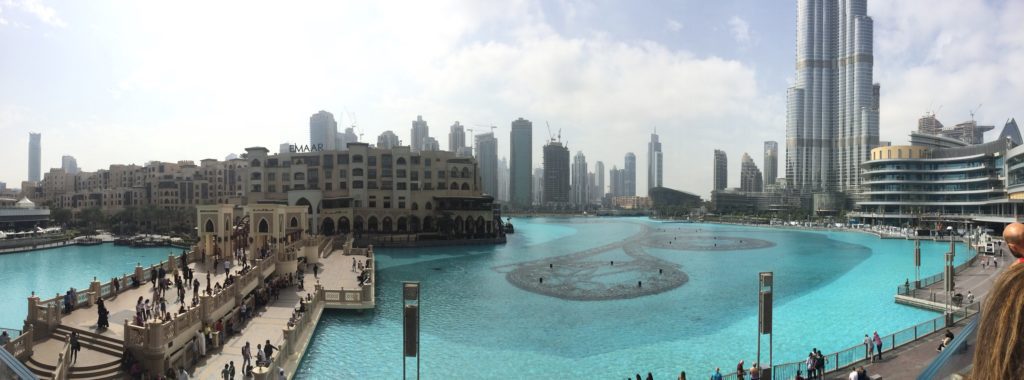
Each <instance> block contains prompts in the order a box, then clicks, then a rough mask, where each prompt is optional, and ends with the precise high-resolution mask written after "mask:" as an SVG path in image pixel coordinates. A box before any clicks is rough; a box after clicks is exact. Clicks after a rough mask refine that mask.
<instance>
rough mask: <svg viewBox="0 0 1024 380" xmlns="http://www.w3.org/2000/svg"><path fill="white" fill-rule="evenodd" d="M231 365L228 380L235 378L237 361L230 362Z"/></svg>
mask: <svg viewBox="0 0 1024 380" xmlns="http://www.w3.org/2000/svg"><path fill="white" fill-rule="evenodd" d="M229 364H231V367H229V368H228V380H235V361H234V360H232V361H231V362H229Z"/></svg>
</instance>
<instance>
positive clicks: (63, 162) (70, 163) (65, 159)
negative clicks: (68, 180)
mask: <svg viewBox="0 0 1024 380" xmlns="http://www.w3.org/2000/svg"><path fill="white" fill-rule="evenodd" d="M60 168H61V169H64V172H65V173H68V174H78V172H79V170H78V160H76V159H75V157H73V156H67V155H65V156H62V157H61V158H60Z"/></svg>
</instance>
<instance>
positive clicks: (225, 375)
mask: <svg viewBox="0 0 1024 380" xmlns="http://www.w3.org/2000/svg"><path fill="white" fill-rule="evenodd" d="M230 375H231V368H228V365H227V364H224V369H222V370H221V371H220V378H221V379H223V380H230V378H229V377H228V376H230ZM853 380H857V379H853Z"/></svg>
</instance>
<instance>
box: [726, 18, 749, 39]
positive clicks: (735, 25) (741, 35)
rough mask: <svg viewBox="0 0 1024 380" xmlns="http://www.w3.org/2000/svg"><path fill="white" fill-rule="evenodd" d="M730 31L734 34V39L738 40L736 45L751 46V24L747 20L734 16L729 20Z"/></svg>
mask: <svg viewBox="0 0 1024 380" xmlns="http://www.w3.org/2000/svg"><path fill="white" fill-rule="evenodd" d="M729 31H731V32H732V38H733V39H735V40H736V43H738V44H740V46H747V45H750V42H751V36H750V24H748V23H747V20H744V19H742V18H740V17H739V16H732V18H730V19H729Z"/></svg>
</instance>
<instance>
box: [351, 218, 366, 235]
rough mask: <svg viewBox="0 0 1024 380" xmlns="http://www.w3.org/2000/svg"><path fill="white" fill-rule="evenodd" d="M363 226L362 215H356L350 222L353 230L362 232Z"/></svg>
mask: <svg viewBox="0 0 1024 380" xmlns="http://www.w3.org/2000/svg"><path fill="white" fill-rule="evenodd" d="M364 228H365V227H364V225H363V217H361V216H359V215H356V220H355V221H354V222H353V223H352V229H353V231H355V232H357V233H362V232H363V229H364Z"/></svg>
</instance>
